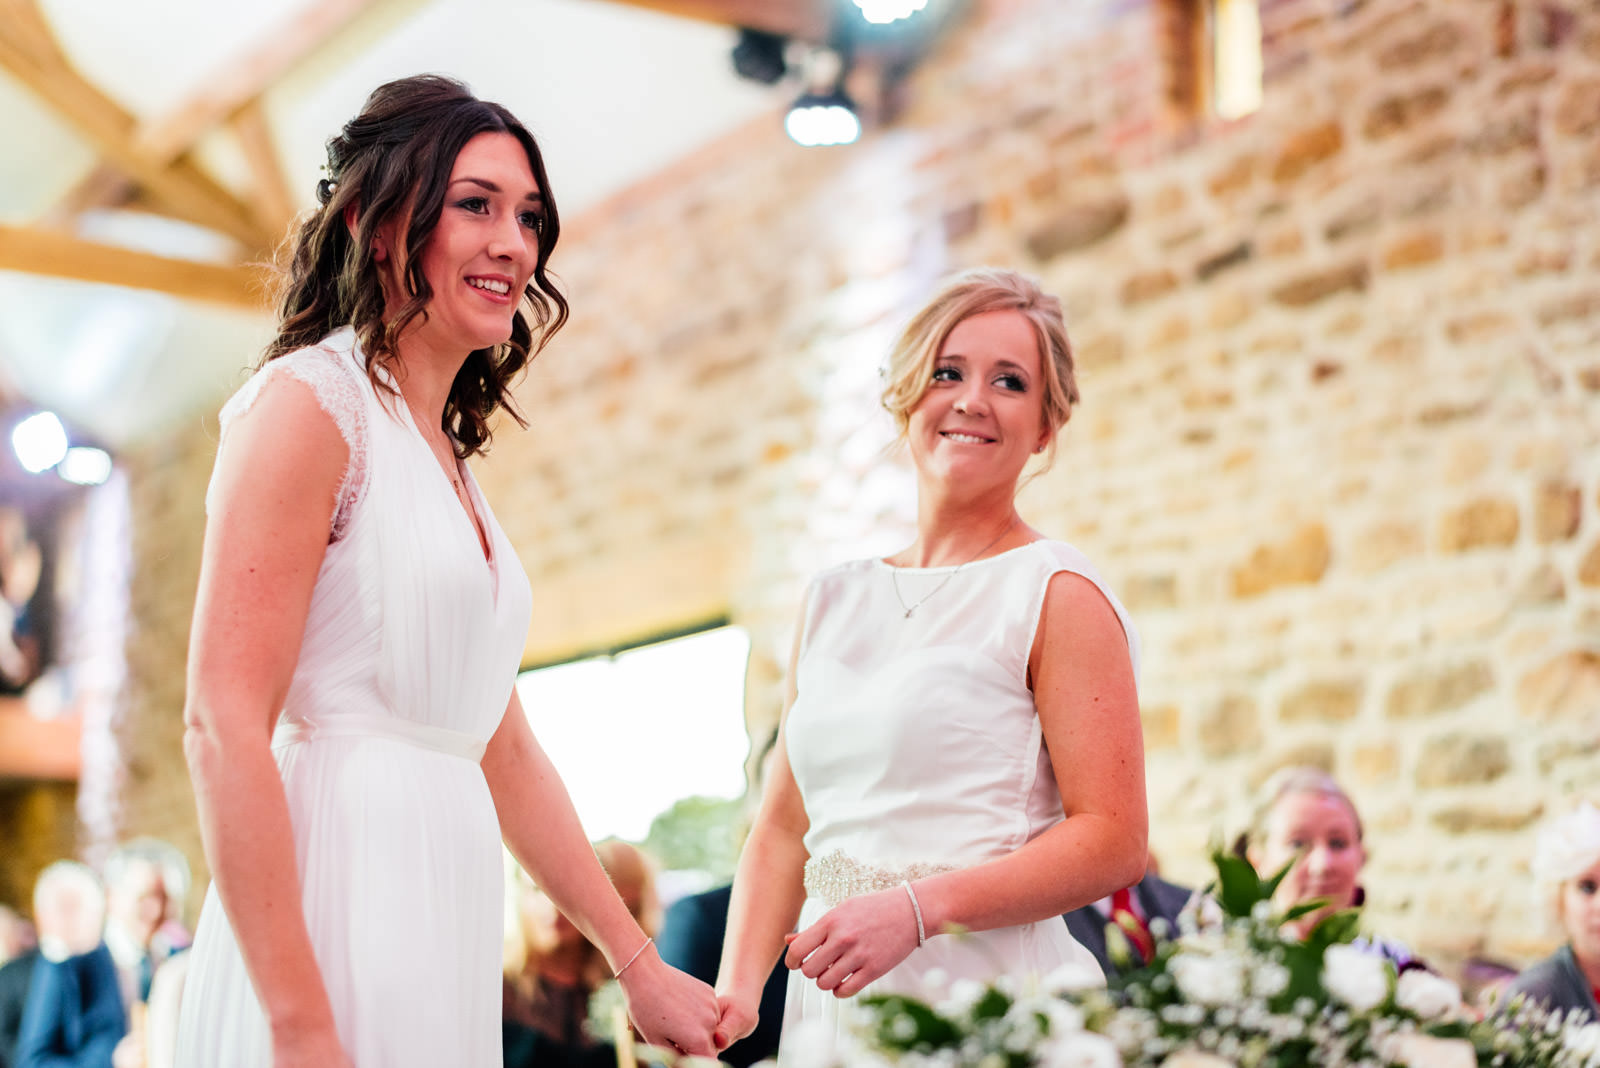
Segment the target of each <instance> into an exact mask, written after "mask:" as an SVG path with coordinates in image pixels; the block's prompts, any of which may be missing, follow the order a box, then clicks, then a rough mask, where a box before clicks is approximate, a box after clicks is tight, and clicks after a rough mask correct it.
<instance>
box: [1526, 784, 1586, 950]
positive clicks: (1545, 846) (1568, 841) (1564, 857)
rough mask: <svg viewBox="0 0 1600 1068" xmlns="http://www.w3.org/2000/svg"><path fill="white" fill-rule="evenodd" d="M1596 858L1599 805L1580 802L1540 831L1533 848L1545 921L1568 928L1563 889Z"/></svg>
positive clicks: (1535, 884) (1537, 890) (1536, 887)
mask: <svg viewBox="0 0 1600 1068" xmlns="http://www.w3.org/2000/svg"><path fill="white" fill-rule="evenodd" d="M1596 861H1600V808H1596V807H1595V805H1594V804H1593V803H1592V802H1589V801H1582V802H1579V804H1578V806H1577V807H1576V808H1574V809H1572V810H1571V811H1569V812H1564V813H1562V814H1561V815H1560V816H1556V817H1554V818H1553V819H1551V820H1550V821H1549V822H1548V823H1546V824H1545V826H1544V828H1543V830H1541V831H1540V832H1539V838H1538V842H1537V844H1536V845H1535V846H1534V851H1533V887H1534V895H1535V899H1536V900H1537V902H1538V904H1539V907H1540V908H1541V909H1542V910H1543V913H1544V916H1545V918H1546V920H1547V921H1549V922H1550V923H1551V924H1552V925H1554V926H1555V927H1556V928H1564V927H1565V918H1564V917H1563V916H1562V911H1563V910H1562V903H1561V898H1562V893H1561V891H1562V888H1563V887H1564V886H1565V885H1566V884H1567V883H1568V882H1569V881H1571V880H1573V879H1576V878H1577V877H1578V876H1580V875H1582V874H1583V873H1584V872H1586V871H1588V870H1589V869H1590V868H1592V867H1594V865H1595V862H1596ZM1563 933H1565V932H1564V930H1563Z"/></svg>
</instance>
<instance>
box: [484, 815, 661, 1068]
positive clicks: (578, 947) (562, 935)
mask: <svg viewBox="0 0 1600 1068" xmlns="http://www.w3.org/2000/svg"><path fill="white" fill-rule="evenodd" d="M595 853H596V854H597V855H598V856H599V858H600V865H601V867H603V868H604V869H605V871H606V874H607V875H609V876H610V877H611V884H612V885H613V886H615V887H616V889H617V894H618V895H619V896H620V897H621V898H622V900H623V902H624V903H625V904H626V905H627V906H628V911H629V912H631V913H632V914H633V918H634V919H635V920H637V921H638V923H639V926H640V927H641V928H642V929H643V930H644V933H645V934H647V935H650V936H652V937H653V936H654V935H655V932H656V927H657V926H658V923H659V920H660V912H661V906H660V903H659V901H658V899H657V897H656V889H655V871H654V867H653V865H652V864H651V862H650V860H649V858H647V857H646V856H645V855H644V854H643V853H641V852H640V851H639V850H638V849H636V848H634V847H633V846H631V845H629V844H628V843H626V842H623V841H619V840H617V839H614V838H613V839H607V840H606V841H603V842H600V843H599V844H597V845H596V846H595ZM517 912H518V915H517V917H516V922H515V923H514V924H513V927H514V930H513V932H512V935H513V937H512V938H511V939H510V944H509V945H508V947H507V959H506V971H505V982H504V987H503V990H502V1001H501V1005H502V1025H501V1037H502V1039H503V1041H504V1051H505V1068H612V1066H614V1065H615V1064H616V1050H615V1048H614V1046H613V1045H612V1044H611V1042H610V1041H608V1038H609V1036H608V1035H595V1034H593V1033H592V1032H591V1030H590V1028H589V1027H588V1020H589V999H590V998H591V997H592V996H593V994H594V992H595V991H596V990H598V989H599V988H600V987H601V986H602V985H603V984H604V983H606V982H607V981H608V980H609V979H610V978H611V972H610V970H609V969H608V968H607V966H606V960H605V957H604V955H603V954H601V952H600V950H599V949H598V948H596V947H595V946H594V945H593V944H591V943H590V942H589V940H588V939H586V938H584V937H583V933H582V932H581V931H579V930H578V929H577V927H575V926H573V924H572V922H571V921H569V920H568V919H567V918H566V917H565V916H563V915H562V914H561V913H560V912H559V911H558V910H557V909H556V908H555V906H554V905H552V904H551V903H550V901H549V899H548V898H546V897H545V896H544V895H543V894H542V893H540V892H539V891H538V890H536V889H533V888H531V887H529V888H527V889H526V890H525V892H524V893H523V894H522V895H521V901H520V902H519V906H518V909H517Z"/></svg>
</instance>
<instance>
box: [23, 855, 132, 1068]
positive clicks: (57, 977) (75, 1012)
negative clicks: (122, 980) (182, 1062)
mask: <svg viewBox="0 0 1600 1068" xmlns="http://www.w3.org/2000/svg"><path fill="white" fill-rule="evenodd" d="M33 916H34V922H35V923H36V924H37V925H38V928H39V956H38V958H37V959H36V960H35V961H34V963H33V968H32V969H31V972H30V974H29V977H28V980H27V983H26V986H27V991H26V994H25V1001H24V1006H23V1011H22V1019H21V1022H20V1025H19V1028H18V1033H17V1040H16V1046H15V1049H14V1053H13V1055H12V1057H11V1064H12V1065H13V1066H14V1068H108V1066H110V1065H111V1063H112V1061H111V1058H112V1051H113V1050H114V1049H115V1048H116V1046H117V1043H118V1042H119V1041H121V1039H122V1037H123V1035H124V1034H125V1033H126V1031H127V1013H126V1008H125V1006H124V1004H123V1000H122V995H121V993H120V992H119V990H118V984H117V970H116V965H115V963H113V961H112V959H111V951H110V949H109V948H107V946H106V943H105V941H104V939H103V937H102V935H103V932H104V927H105V916H106V900H105V891H104V889H103V888H102V887H101V884H100V880H99V878H98V877H97V876H96V875H95V874H94V872H93V871H92V870H91V869H90V868H88V867H87V866H85V865H83V864H79V863H77V862H76V861H71V860H61V861H57V862H56V863H54V864H52V865H50V866H49V867H47V868H46V869H45V870H44V871H43V872H42V873H41V874H40V876H39V880H38V882H37V883H36V884H35V886H34V895H33ZM18 963H20V961H19V962H18Z"/></svg>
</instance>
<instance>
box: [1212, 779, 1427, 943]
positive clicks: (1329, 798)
mask: <svg viewBox="0 0 1600 1068" xmlns="http://www.w3.org/2000/svg"><path fill="white" fill-rule="evenodd" d="M1235 848H1236V850H1238V851H1240V852H1241V853H1242V854H1243V855H1244V856H1245V857H1246V858H1247V859H1248V860H1249V861H1250V863H1251V864H1252V865H1254V866H1255V869H1256V870H1257V871H1258V872H1260V873H1261V874H1262V875H1263V876H1267V875H1271V874H1274V873H1276V872H1278V871H1279V870H1280V869H1282V868H1283V867H1284V865H1286V864H1289V863H1290V862H1291V861H1292V862H1293V867H1291V868H1290V869H1289V873H1288V874H1287V875H1286V876H1285V877H1284V879H1283V881H1282V882H1281V883H1279V884H1278V892H1277V894H1276V895H1275V898H1274V900H1275V901H1276V903H1277V904H1278V906H1279V907H1280V908H1289V907H1291V906H1294V905H1299V904H1304V903H1306V902H1310V901H1318V900H1320V901H1324V902H1326V904H1324V905H1323V906H1322V907H1321V908H1318V909H1314V910H1313V911H1311V912H1308V913H1306V914H1305V915H1303V916H1300V917H1298V918H1296V919H1294V920H1291V921H1290V922H1289V923H1288V924H1287V929H1288V930H1289V931H1290V932H1291V933H1292V934H1294V935H1295V936H1296V937H1298V938H1304V937H1305V936H1306V935H1308V934H1309V933H1311V930H1312V929H1313V928H1315V927H1316V926H1317V924H1319V923H1321V922H1322V921H1323V920H1324V919H1326V918H1327V917H1328V916H1330V915H1332V914H1333V913H1335V912H1338V911H1341V910H1343V909H1349V908H1355V907H1357V906H1359V905H1361V904H1362V903H1363V902H1365V900H1366V890H1365V889H1364V888H1363V887H1362V885H1361V872H1362V869H1363V868H1364V867H1365V866H1366V863H1367V848H1366V843H1365V841H1364V839H1363V834H1362V827H1361V816H1360V814H1359V813H1358V812H1357V811H1356V806H1355V802H1354V801H1352V800H1351V799H1350V795H1349V794H1347V793H1346V792H1345V791H1344V788H1343V787H1341V786H1340V785H1339V784H1338V782H1337V781H1335V780H1334V778H1333V776H1332V775H1329V774H1328V773H1327V772H1325V771H1323V770H1322V769H1321V768H1315V767H1289V768H1283V769H1281V770H1279V771H1278V772H1276V773H1274V774H1273V775H1272V777H1271V778H1269V779H1268V780H1267V781H1266V783H1265V784H1264V785H1263V787H1262V790H1261V796H1260V801H1259V803H1258V805H1257V808H1256V814H1255V818H1254V819H1253V820H1252V822H1251V825H1250V829H1249V830H1247V831H1246V832H1245V834H1244V835H1243V836H1242V837H1241V839H1240V841H1239V843H1238V844H1237V845H1236V846H1235ZM1357 945H1359V946H1361V947H1363V948H1365V949H1367V950H1369V951H1371V952H1373V953H1378V954H1380V955H1382V956H1384V957H1387V958H1388V959H1389V960H1390V961H1392V962H1393V964H1394V966H1395V968H1396V969H1398V970H1400V971H1405V970H1406V969H1407V968H1417V967H1425V965H1423V964H1422V962H1421V961H1420V960H1418V959H1417V958H1416V957H1415V956H1414V955H1413V954H1412V953H1411V951H1410V950H1409V949H1407V948H1406V947H1405V946H1404V945H1402V944H1400V943H1399V942H1394V941H1391V940H1388V939H1382V938H1376V937H1373V936H1370V935H1367V936H1363V937H1361V938H1359V939H1357Z"/></svg>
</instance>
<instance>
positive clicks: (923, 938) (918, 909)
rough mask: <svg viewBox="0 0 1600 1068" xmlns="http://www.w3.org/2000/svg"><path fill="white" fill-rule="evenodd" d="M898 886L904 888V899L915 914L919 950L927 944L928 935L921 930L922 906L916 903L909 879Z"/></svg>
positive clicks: (915, 893) (915, 894) (915, 895)
mask: <svg viewBox="0 0 1600 1068" xmlns="http://www.w3.org/2000/svg"><path fill="white" fill-rule="evenodd" d="M900 885H901V886H903V887H905V888H906V897H909V898H910V899H911V911H912V912H915V913H916V914H917V948H918V949H921V948H922V947H923V946H925V945H927V944H928V933H927V932H926V931H925V930H923V929H922V905H921V904H919V903H918V901H917V892H916V891H915V890H913V889H911V880H910V879H907V880H905V881H904V882H902V883H901V884H900Z"/></svg>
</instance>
